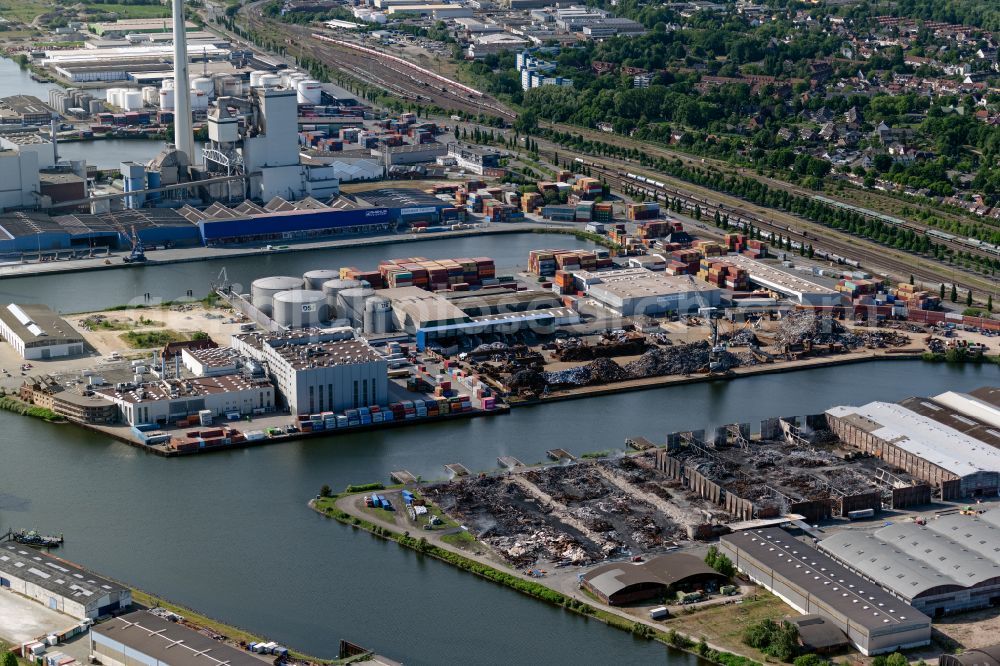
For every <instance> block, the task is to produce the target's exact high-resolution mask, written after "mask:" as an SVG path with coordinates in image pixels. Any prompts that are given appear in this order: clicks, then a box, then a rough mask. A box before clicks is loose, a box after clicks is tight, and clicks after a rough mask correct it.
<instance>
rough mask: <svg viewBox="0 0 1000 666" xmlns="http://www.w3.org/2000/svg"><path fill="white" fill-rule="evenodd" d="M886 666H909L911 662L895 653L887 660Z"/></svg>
mask: <svg viewBox="0 0 1000 666" xmlns="http://www.w3.org/2000/svg"><path fill="white" fill-rule="evenodd" d="M885 664H886V666H909V664H910V661H909V660H908V659H907V658H906V657H905V656H904V655H902V654H901V653H899V652H893V653H892V654H890V655H889V656H888V657H886V659H885Z"/></svg>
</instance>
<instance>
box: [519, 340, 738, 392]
mask: <svg viewBox="0 0 1000 666" xmlns="http://www.w3.org/2000/svg"><path fill="white" fill-rule="evenodd" d="M710 352H711V346H710V345H709V344H708V343H707V342H694V343H691V344H687V345H675V346H673V347H666V348H654V349H650V350H649V351H647V352H646V353H644V354H643V355H642V356H640V357H639V358H637V359H635V360H634V361H630V362H628V363H626V364H625V365H624V366H622V365H618V363H616V362H615V361H612V360H611V359H607V358H599V359H597V360H596V361H594V362H592V363H590V364H588V365H584V366H578V367H576V368H568V369H566V370H558V371H554V372H544V373H541V376H542V380H543V381H544V382H545V383H546V384H548V385H550V386H593V385H599V384H608V383H611V382H620V381H625V380H628V379H643V378H645V377H661V376H664V375H690V374H694V373H696V372H704V371H705V370H707V369H708V364H709V354H710ZM719 362H720V367H719V370H721V371H725V370H729V369H731V368H735V367H739V366H741V365H753V364H756V363H757V360H756V359H755V358H754V357H753V355H752V354H749V353H743V354H739V355H737V354H732V353H730V352H726V351H723V352H721V353H720V354H719ZM514 379H517V380H518V383H519V384H520V383H522V382H524V381H526V380H527V377H515V378H514Z"/></svg>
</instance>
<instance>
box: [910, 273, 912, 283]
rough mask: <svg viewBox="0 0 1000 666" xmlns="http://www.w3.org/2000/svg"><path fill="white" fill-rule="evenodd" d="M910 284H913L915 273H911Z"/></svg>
mask: <svg viewBox="0 0 1000 666" xmlns="http://www.w3.org/2000/svg"><path fill="white" fill-rule="evenodd" d="M910 284H913V273H910Z"/></svg>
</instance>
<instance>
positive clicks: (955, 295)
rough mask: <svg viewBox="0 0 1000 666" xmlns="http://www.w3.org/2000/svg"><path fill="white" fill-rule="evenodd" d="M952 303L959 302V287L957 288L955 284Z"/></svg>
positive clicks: (952, 289)
mask: <svg viewBox="0 0 1000 666" xmlns="http://www.w3.org/2000/svg"><path fill="white" fill-rule="evenodd" d="M951 302H952V303H957V302H958V287H956V286H955V283H952V285H951Z"/></svg>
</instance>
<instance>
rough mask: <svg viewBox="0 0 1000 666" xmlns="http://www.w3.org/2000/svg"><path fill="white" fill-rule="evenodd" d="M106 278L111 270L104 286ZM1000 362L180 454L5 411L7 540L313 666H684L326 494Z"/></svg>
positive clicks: (2, 486)
mask: <svg viewBox="0 0 1000 666" xmlns="http://www.w3.org/2000/svg"><path fill="white" fill-rule="evenodd" d="M94 277H97V276H94ZM998 375H1000V372H998V371H997V369H996V366H990V367H989V368H986V367H982V368H979V367H972V366H967V367H954V366H947V365H931V364H925V363H920V362H902V361H882V362H874V363H869V364H864V365H854V366H848V367H841V368H826V369H816V370H808V371H801V372H794V373H787V374H780V375H762V376H757V377H748V378H741V379H738V380H736V381H731V382H726V381H719V382H713V383H706V384H694V385H689V386H677V387H670V388H663V389H657V390H650V391H644V392H639V393H627V394H619V395H609V396H603V397H597V398H590V399H587V400H580V401H572V402H564V403H556V404H551V405H545V406H537V407H527V408H519V409H515V410H513V411H512V413H510V414H509V415H505V416H497V417H492V418H479V419H471V420H467V421H462V422H454V423H440V424H427V425H422V426H419V427H412V428H402V429H395V430H387V431H381V432H378V431H376V432H370V433H364V434H354V435H346V436H331V437H327V438H322V439H315V440H311V441H303V442H291V443H286V444H281V445H275V446H265V447H261V448H256V449H244V450H239V451H230V452H222V453H218V454H210V455H204V456H195V457H191V458H180V459H163V458H159V457H155V456H152V455H149V454H145V453H142V452H140V451H138V450H136V449H134V448H131V447H129V446H127V445H124V444H121V443H116V442H114V441H111V440H109V439H107V438H105V437H102V436H99V435H96V434H93V433H89V432H84V431H81V430H78V429H75V428H72V427H70V426H54V425H49V424H45V423H41V422H38V421H34V420H31V419H27V418H23V417H18V416H14V415H11V414H9V413H7V412H0V432H3V433H4V435H3V437H2V438H0V527H3V528H6V527H8V526H10V527H15V528H37V529H39V530H44V531H49V532H64V533H65V535H66V546H65V548H64V549H62V551H61V553H60V554H61V555H63V556H65V557H67V558H69V559H71V560H74V561H78V562H81V563H83V564H85V565H87V566H90V567H92V568H94V569H95V570H97V571H99V572H104V573H106V574H108V575H110V576H113V577H115V578H117V579H120V580H123V581H129V582H131V583H133V584H135V585H137V586H139V587H141V588H143V589H146V590H148V591H150V592H152V593H154V594H160V595H164V596H165V597H167V598H170V599H172V600H175V601H177V602H179V603H183V604H186V605H190V606H192V607H194V608H197V609H199V610H201V611H203V612H205V613H207V614H209V615H212V616H214V617H217V618H219V619H221V620H224V621H227V622H230V623H232V624H236V625H239V626H242V627H245V628H247V629H250V630H253V631H256V632H260V633H264V634H267V635H268V636H269V637H270V638H271V639H273V640H277V641H280V642H282V643H286V644H290V645H293V646H295V647H297V648H299V649H302V650H305V651H308V652H310V653H313V654H319V655H330V654H332V653H333V651H334V650H335V649H336V644H337V641H338V640H339V639H341V638H346V639H350V640H352V641H356V642H358V643H360V644H362V645H365V646H368V647H370V648H372V649H375V650H379V651H382V652H383V653H385V654H386V655H388V656H393V657H396V658H399V659H402V660H404V661H406V663H407V664H443V663H454V664H514V663H525V664H543V663H544V664H611V663H615V664H660V663H664V662H667V663H670V664H678V665H680V664H684V666H694V660H693V659H692V658H691V657H688V656H687V655H681V654H677V653H672V652H668V651H667V650H666V649H665V648H664V647H663V646H660V645H657V644H654V643H647V642H642V641H637V640H635V639H633V638H632V637H631V636H630V635H628V634H625V633H624V632H619V631H615V630H612V629H609V628H607V627H605V626H604V625H602V624H600V623H598V622H594V621H588V620H586V619H583V618H579V617H576V616H573V615H570V614H568V613H565V612H562V611H560V610H558V609H555V608H551V607H549V606H547V605H544V604H542V603H540V602H537V601H534V600H531V599H528V598H526V597H523V596H520V595H518V594H516V593H514V592H512V591H510V590H507V589H504V588H500V587H497V586H495V585H493V584H491V583H488V582H485V581H483V580H480V579H477V578H475V577H473V576H471V575H467V574H463V573H461V572H458V571H456V570H454V569H451V568H450V567H448V566H447V565H444V564H442V563H439V562H436V561H433V560H427V559H422V558H420V557H418V556H417V555H416V554H414V553H412V552H410V551H407V550H403V549H401V548H399V547H398V546H396V545H395V544H391V543H384V542H382V541H379V540H377V539H375V538H373V537H371V536H369V535H367V534H363V533H358V532H355V531H352V530H351V529H350V528H347V527H344V526H342V525H340V524H338V523H335V522H333V521H329V520H325V519H323V518H321V517H319V516H317V515H315V514H314V513H313V512H311V511H310V510H308V509H307V508H306V506H305V503H306V501H307V500H308V499H309V497H311V496H312V495H314V494H315V493H316V492H317V491H318V490H319V488H320V486H321V485H323V484H324V483H328V484H330V485H331V486H332V487H334V488H342V487H344V486H346V485H348V484H350V483H363V482H368V481H375V480H383V481H385V480H387V475H388V473H389V471H390V470H393V469H408V470H410V471H411V472H413V473H414V474H419V475H422V476H424V477H425V478H439V477H441V476H442V475H443V471H444V470H443V467H442V466H443V465H444V464H446V463H450V462H461V463H463V464H465V465H466V466H467V467H469V468H470V469H473V470H480V469H490V468H494V467H495V466H496V458H497V456H500V455H514V456H516V457H518V458H520V459H521V460H524V461H525V462H536V461H540V460H542V459H543V458H544V452H545V450H546V449H549V448H553V447H562V448H565V449H567V450H569V451H571V452H575V453H577V454H579V453H583V452H587V451H594V450H602V449H615V448H622V447H623V441H624V438H625V437H626V436H627V435H644V436H647V437H649V438H650V439H653V440H654V441H659V440H662V438H663V436H664V434H665V433H666V432H668V431H670V430H679V429H692V428H701V427H710V426H712V425H717V424H722V423H730V422H735V421H750V422H756V421H759V420H760V419H762V418H765V417H768V416H774V415H779V414H780V415H793V414H806V413H814V412H819V411H822V410H823V409H826V408H827V407H830V406H831V405H835V404H841V403H862V402H865V401H869V400H874V399H881V400H898V399H901V398H904V397H906V396H910V395H927V394H935V393H938V392H942V391H945V390H949V389H954V390H969V389H972V388H974V387H977V386H981V385H984V384H988V383H993V384H996V383H997V381H998V379H1000V376H998Z"/></svg>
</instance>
